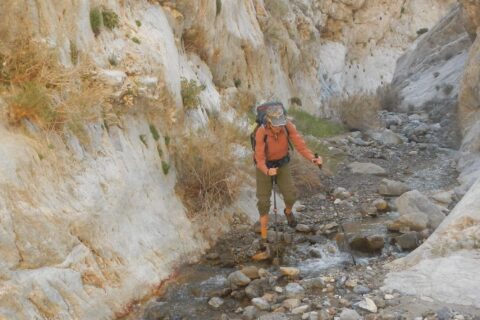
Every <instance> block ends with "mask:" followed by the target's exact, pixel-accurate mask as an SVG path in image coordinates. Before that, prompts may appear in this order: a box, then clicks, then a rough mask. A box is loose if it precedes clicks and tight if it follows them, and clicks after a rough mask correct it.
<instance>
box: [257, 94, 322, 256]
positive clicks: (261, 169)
mask: <svg viewBox="0 0 480 320" xmlns="http://www.w3.org/2000/svg"><path fill="white" fill-rule="evenodd" d="M257 113H258V109H257ZM257 119H258V118H257ZM257 122H259V123H260V121H257ZM254 135H255V136H254V138H255V140H254V142H252V145H253V144H254V150H255V152H254V153H255V154H254V161H255V165H256V168H257V170H256V178H257V207H258V211H259V213H260V235H261V243H262V250H263V249H268V248H266V244H267V226H268V213H269V211H270V195H271V193H272V188H273V182H274V179H276V183H277V184H278V187H279V189H280V192H281V193H282V195H283V199H284V202H285V207H286V208H285V210H284V214H285V216H286V218H287V221H288V225H289V226H290V227H291V228H295V227H296V225H297V221H296V219H295V216H294V214H293V211H292V209H293V205H294V203H295V201H296V198H297V191H296V189H295V185H294V183H293V179H292V175H291V173H290V164H289V161H290V155H289V146H290V141H291V142H293V145H294V146H295V149H296V150H297V151H298V152H299V153H300V154H301V155H302V156H304V157H305V158H306V159H307V160H309V161H311V162H312V163H314V164H316V165H317V166H320V165H322V158H321V157H315V156H314V154H313V153H312V151H310V150H309V149H308V147H307V145H306V144H305V141H304V140H303V138H302V137H301V136H300V134H299V133H298V131H297V129H296V128H295V125H294V124H293V123H292V122H290V121H288V120H287V119H286V114H285V109H284V107H283V105H282V104H280V103H269V104H268V106H267V108H266V111H265V115H264V118H263V120H262V121H261V124H260V125H259V126H258V128H257V129H256V131H254Z"/></svg>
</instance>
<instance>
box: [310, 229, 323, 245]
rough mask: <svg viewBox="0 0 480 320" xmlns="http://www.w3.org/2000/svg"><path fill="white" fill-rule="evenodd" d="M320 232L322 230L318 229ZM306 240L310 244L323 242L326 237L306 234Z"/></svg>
mask: <svg viewBox="0 0 480 320" xmlns="http://www.w3.org/2000/svg"><path fill="white" fill-rule="evenodd" d="M319 231H320V233H323V231H321V230H319ZM307 240H308V242H310V243H311V244H317V243H318V244H325V243H327V242H328V239H327V238H325V237H324V236H322V235H314V236H307Z"/></svg>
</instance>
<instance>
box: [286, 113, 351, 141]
mask: <svg viewBox="0 0 480 320" xmlns="http://www.w3.org/2000/svg"><path fill="white" fill-rule="evenodd" d="M288 114H289V115H290V116H292V117H293V118H294V123H295V126H296V127H297V129H298V130H299V131H300V132H301V133H302V134H304V135H311V136H314V137H317V138H325V137H331V136H334V135H337V134H341V133H344V132H345V128H344V127H343V126H341V125H339V124H338V123H334V122H331V121H328V120H325V119H320V118H317V117H315V116H313V115H311V114H310V113H308V112H305V111H303V110H300V109H298V108H290V110H288Z"/></svg>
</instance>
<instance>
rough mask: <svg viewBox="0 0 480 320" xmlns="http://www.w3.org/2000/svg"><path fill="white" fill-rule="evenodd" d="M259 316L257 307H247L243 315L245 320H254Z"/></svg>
mask: <svg viewBox="0 0 480 320" xmlns="http://www.w3.org/2000/svg"><path fill="white" fill-rule="evenodd" d="M257 315H258V309H257V307H255V306H248V307H246V308H245V310H244V311H243V314H242V316H243V318H244V319H245V320H253V319H255V318H256V317H257Z"/></svg>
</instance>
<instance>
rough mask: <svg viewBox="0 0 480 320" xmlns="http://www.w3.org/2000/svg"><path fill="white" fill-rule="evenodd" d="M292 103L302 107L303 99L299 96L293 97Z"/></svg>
mask: <svg viewBox="0 0 480 320" xmlns="http://www.w3.org/2000/svg"><path fill="white" fill-rule="evenodd" d="M290 104H296V105H297V106H299V107H301V106H302V99H300V98H299V97H291V98H290Z"/></svg>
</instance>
